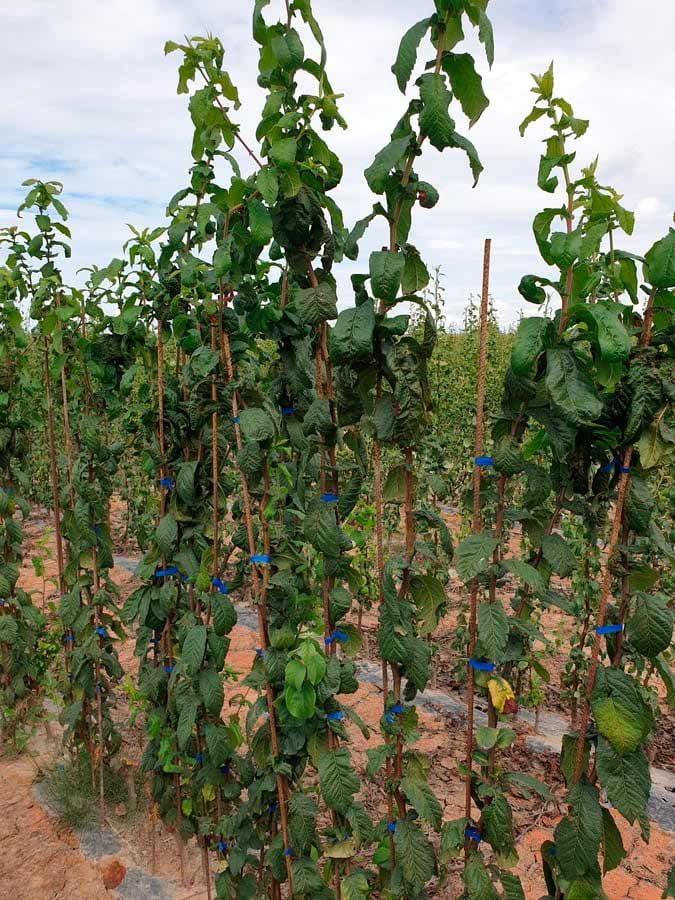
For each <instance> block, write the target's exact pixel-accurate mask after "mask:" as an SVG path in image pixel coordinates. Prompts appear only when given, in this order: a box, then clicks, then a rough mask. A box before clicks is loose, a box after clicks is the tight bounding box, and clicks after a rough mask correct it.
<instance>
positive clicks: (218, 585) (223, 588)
mask: <svg viewBox="0 0 675 900" xmlns="http://www.w3.org/2000/svg"><path fill="white" fill-rule="evenodd" d="M211 584H212V585H213V586H214V588H215V589H216V590H217V591H218V592H219V593H220V594H229V593H230V589H229V587H228V586H227V585H226V584H225V583H224V582H223V581H221V580H220V578H212V579H211Z"/></svg>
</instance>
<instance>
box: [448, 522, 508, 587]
mask: <svg viewBox="0 0 675 900" xmlns="http://www.w3.org/2000/svg"><path fill="white" fill-rule="evenodd" d="M497 543H498V542H497V541H496V540H495V539H494V538H492V537H488V535H486V534H471V535H469V537H467V538H464V540H463V541H462V542H461V543H459V544H458V545H457V549H456V550H455V567H456V569H457V574H458V575H459V577H460V578H461V579H462V581H463V582H464V583H465V584H466V583H467V582H469V581H471V579H472V578H475V577H476V575H479V574H480V573H481V572H484V571H485V570H486V569H487V567H488V566H489V565H490V557H491V556H492V554H493V553H494V551H495V548H496V546H497Z"/></svg>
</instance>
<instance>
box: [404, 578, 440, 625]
mask: <svg viewBox="0 0 675 900" xmlns="http://www.w3.org/2000/svg"><path fill="white" fill-rule="evenodd" d="M410 594H411V596H412V599H413V603H414V604H415V614H416V618H417V630H418V633H419V634H421V635H427V634H431V633H432V632H433V631H434V630H435V628H436V626H437V625H438V615H437V611H438V608H439V607H440V606H442V605H443V604H444V603H445V602H446V597H445V588H444V587H443V585H442V584H441V582H440V581H439V580H438V579H437V578H435V577H434V576H433V575H414V576H413V577H412V579H411V582H410Z"/></svg>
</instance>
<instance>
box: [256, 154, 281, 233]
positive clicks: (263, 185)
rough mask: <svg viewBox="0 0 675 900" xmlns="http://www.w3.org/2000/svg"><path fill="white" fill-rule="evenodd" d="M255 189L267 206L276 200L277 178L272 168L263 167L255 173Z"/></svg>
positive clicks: (277, 194)
mask: <svg viewBox="0 0 675 900" xmlns="http://www.w3.org/2000/svg"><path fill="white" fill-rule="evenodd" d="M255 186H256V190H257V191H258V193H259V194H260V196H261V197H262V198H263V200H264V201H265V203H267V204H268V206H271V205H272V204H273V203H275V202H276V199H277V197H278V196H279V179H278V178H277V175H276V172H275V171H274V169H270V168H268V167H265V168H263V169H261V170H260V171H259V172H258V174H257V175H256V179H255ZM265 243H266V242H265Z"/></svg>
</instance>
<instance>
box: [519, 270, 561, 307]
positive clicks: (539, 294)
mask: <svg viewBox="0 0 675 900" xmlns="http://www.w3.org/2000/svg"><path fill="white" fill-rule="evenodd" d="M542 285H546V286H552V285H553V282H552V281H550V280H549V279H548V278H542V277H541V276H539V275H523V277H522V278H521V279H520V284H519V285H518V293H519V294H520V296H521V297H522V298H523V299H524V300H527V301H528V303H536V304H537V305H538V306H541V304H542V303H545V302H546V291H545V290H544V288H543V287H542Z"/></svg>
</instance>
